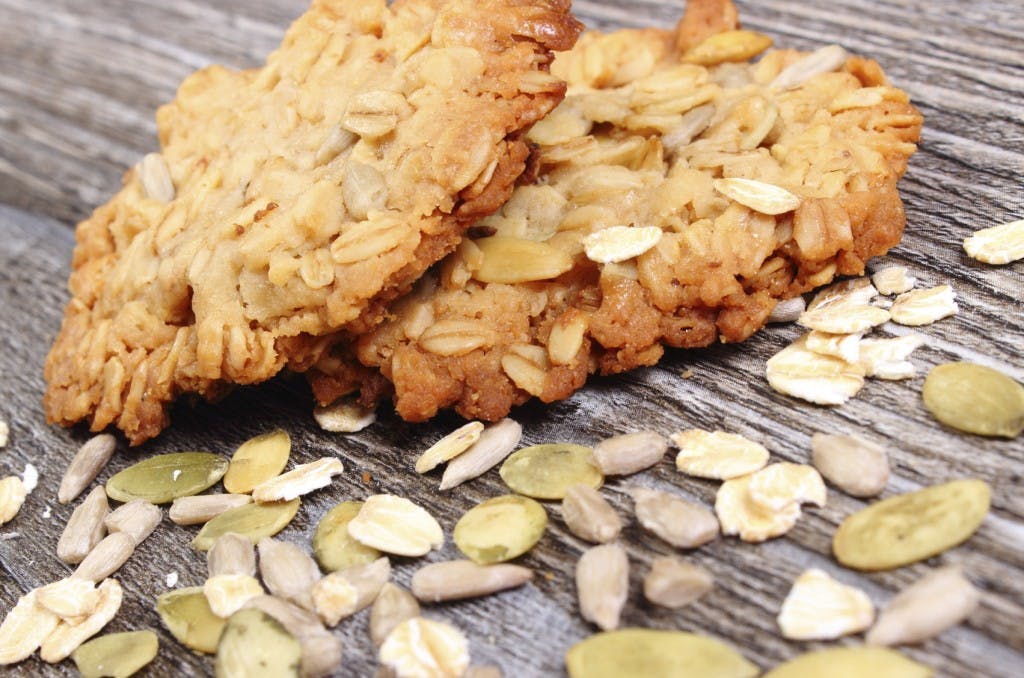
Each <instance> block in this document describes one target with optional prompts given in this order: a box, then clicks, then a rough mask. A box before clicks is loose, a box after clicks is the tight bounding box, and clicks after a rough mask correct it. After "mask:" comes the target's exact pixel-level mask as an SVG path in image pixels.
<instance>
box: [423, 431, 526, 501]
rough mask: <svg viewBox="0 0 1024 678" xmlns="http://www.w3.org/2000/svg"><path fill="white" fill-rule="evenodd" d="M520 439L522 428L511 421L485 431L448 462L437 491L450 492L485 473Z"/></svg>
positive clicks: (508, 452) (510, 450) (505, 455)
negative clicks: (470, 445) (471, 444)
mask: <svg viewBox="0 0 1024 678" xmlns="http://www.w3.org/2000/svg"><path fill="white" fill-rule="evenodd" d="M522 435H523V427H522V426H520V425H519V423H518V422H516V421H515V420H513V419H502V420H501V421H499V422H498V423H496V424H492V425H491V426H488V427H486V428H485V429H484V430H483V431H482V432H481V433H480V438H479V440H477V441H476V442H475V443H474V444H473V446H472V447H470V448H469V449H468V450H466V451H465V452H463V453H462V454H460V455H459V456H458V457H456V458H455V459H453V460H452V461H451V462H449V464H448V466H447V467H446V468H445V470H444V475H443V476H442V477H441V487H440V488H439V489H441V490H450V489H451V488H453V487H456V486H457V485H461V484H462V483H464V482H466V481H467V480H472V479H473V478H476V477H477V476H481V475H483V474H484V473H487V471H489V470H491V469H492V468H494V467H495V466H497V465H498V464H499V463H500V462H501V460H502V459H504V458H505V457H507V456H508V455H509V454H511V453H512V450H514V449H516V445H518V444H519V440H520V438H522Z"/></svg>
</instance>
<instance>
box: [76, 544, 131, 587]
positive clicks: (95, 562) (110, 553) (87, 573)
mask: <svg viewBox="0 0 1024 678" xmlns="http://www.w3.org/2000/svg"><path fill="white" fill-rule="evenodd" d="M134 552H135V537H133V536H131V535H130V534H127V533H125V532H114V533H113V534H108V535H107V536H106V537H104V538H103V540H102V541H100V543H98V544H96V546H95V547H93V549H92V550H91V551H89V555H87V556H86V557H85V558H84V559H83V560H82V562H81V563H79V564H78V568H77V569H76V570H75V572H74V574H72V575H71V576H72V577H77V578H79V579H88V580H90V581H94V582H100V581H103V580H104V579H106V578H107V577H109V576H110V575H112V574H114V573H115V572H117V571H118V570H119V569H120V568H121V566H122V565H124V564H125V563H126V562H127V561H128V559H129V558H131V557H132V553H134Z"/></svg>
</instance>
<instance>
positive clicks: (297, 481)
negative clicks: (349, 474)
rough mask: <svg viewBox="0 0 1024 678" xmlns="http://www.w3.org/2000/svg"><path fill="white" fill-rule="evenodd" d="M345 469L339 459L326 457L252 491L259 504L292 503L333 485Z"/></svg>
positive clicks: (262, 484) (266, 481)
mask: <svg viewBox="0 0 1024 678" xmlns="http://www.w3.org/2000/svg"><path fill="white" fill-rule="evenodd" d="M344 470H345V467H344V466H343V465H342V463H341V460H340V459H338V458H337V457H324V458H323V459H317V460H316V461H314V462H310V463H308V464H300V465H299V466H296V467H295V468H293V469H292V470H291V471H288V472H287V473H282V474H281V475H279V476H277V477H275V478H271V479H270V480H265V481H263V482H262V483H260V484H259V485H257V486H256V487H254V488H253V490H252V498H253V500H254V501H258V502H269V501H290V500H292V499H295V498H296V497H300V496H302V495H304V494H308V493H310V492H312V491H313V490H318V489H320V488H321V487H327V486H328V485H330V484H331V478H333V477H334V476H336V475H338V474H340V473H342V472H343V471H344Z"/></svg>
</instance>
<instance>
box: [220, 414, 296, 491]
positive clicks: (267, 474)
mask: <svg viewBox="0 0 1024 678" xmlns="http://www.w3.org/2000/svg"><path fill="white" fill-rule="evenodd" d="M291 449H292V440H291V436H289V435H288V432H287V431H284V430H281V429H278V430H276V431H271V432H270V433H264V434H263V435H259V436H256V437H255V438H250V439H249V440H247V441H245V442H244V443H242V444H241V445H239V446H238V449H237V450H235V453H234V454H233V455H231V461H230V463H229V464H228V470H227V473H225V474H224V489H225V490H227V491H228V492H231V493H232V494H247V493H249V492H252V491H253V488H255V487H256V486H257V485H259V484H260V483H262V482H265V481H267V480H270V479H271V478H273V477H275V476H277V475H278V474H280V473H281V471H283V470H284V467H285V466H286V465H287V464H288V457H289V455H290V454H291Z"/></svg>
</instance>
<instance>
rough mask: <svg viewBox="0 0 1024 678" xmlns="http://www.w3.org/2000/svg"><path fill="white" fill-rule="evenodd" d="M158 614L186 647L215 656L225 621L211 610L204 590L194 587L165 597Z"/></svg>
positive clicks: (160, 599) (157, 600) (176, 591)
mask: <svg viewBox="0 0 1024 678" xmlns="http://www.w3.org/2000/svg"><path fill="white" fill-rule="evenodd" d="M156 611H157V614H159V615H160V621H162V622H163V624H164V626H165V627H167V630H168V631H170V632H171V635H172V636H174V637H175V639H177V641H178V642H179V643H181V644H182V645H184V646H185V647H187V648H189V649H191V650H195V651H196V652H203V653H206V654H213V653H214V652H216V651H217V640H218V639H219V638H220V634H221V632H222V631H223V630H224V624H225V620H224V619H222V618H221V617H218V616H217V615H215V614H214V613H213V610H211V609H210V603H209V601H208V600H207V599H206V595H205V594H204V593H203V587H201V586H192V587H189V588H184V589H176V590H174V591H168V592H166V593H163V594H161V595H160V596H158V597H157V599H156Z"/></svg>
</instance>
